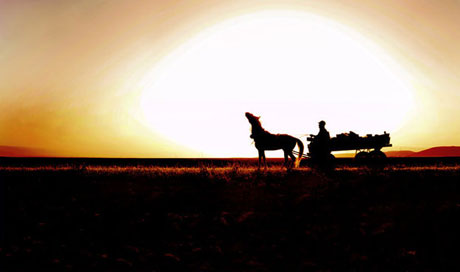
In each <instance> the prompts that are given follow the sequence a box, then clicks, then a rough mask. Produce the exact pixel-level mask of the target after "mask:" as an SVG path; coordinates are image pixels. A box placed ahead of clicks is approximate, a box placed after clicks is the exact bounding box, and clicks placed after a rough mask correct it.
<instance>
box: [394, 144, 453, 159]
mask: <svg viewBox="0 0 460 272" xmlns="http://www.w3.org/2000/svg"><path fill="white" fill-rule="evenodd" d="M385 154H386V155H387V157H460V146H437V147H432V148H429V149H425V150H422V151H419V152H414V151H410V150H401V151H388V152H385Z"/></svg>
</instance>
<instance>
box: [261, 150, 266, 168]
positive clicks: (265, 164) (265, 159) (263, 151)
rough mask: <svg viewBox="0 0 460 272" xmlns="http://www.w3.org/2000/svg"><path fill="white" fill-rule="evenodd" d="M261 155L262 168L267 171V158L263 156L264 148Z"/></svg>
mask: <svg viewBox="0 0 460 272" xmlns="http://www.w3.org/2000/svg"><path fill="white" fill-rule="evenodd" d="M262 157H263V158H264V170H265V171H267V158H265V151H264V150H262Z"/></svg>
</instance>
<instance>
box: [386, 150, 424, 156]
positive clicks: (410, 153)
mask: <svg viewBox="0 0 460 272" xmlns="http://www.w3.org/2000/svg"><path fill="white" fill-rule="evenodd" d="M384 153H385V154H386V155H387V157H412V156H413V155H414V154H416V153H417V152H414V151H410V150H398V151H384Z"/></svg>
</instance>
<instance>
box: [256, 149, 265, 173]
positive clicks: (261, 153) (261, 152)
mask: <svg viewBox="0 0 460 272" xmlns="http://www.w3.org/2000/svg"><path fill="white" fill-rule="evenodd" d="M258 150H259V164H258V167H257V170H260V162H261V160H262V157H263V155H264V151H263V150H260V149H258Z"/></svg>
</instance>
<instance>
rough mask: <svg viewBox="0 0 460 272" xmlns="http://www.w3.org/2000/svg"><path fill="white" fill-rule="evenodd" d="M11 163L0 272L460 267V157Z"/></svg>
mask: <svg viewBox="0 0 460 272" xmlns="http://www.w3.org/2000/svg"><path fill="white" fill-rule="evenodd" d="M270 162H271V167H270V168H269V170H268V171H266V172H264V171H260V172H259V171H257V170H256V167H255V164H254V163H255V160H250V159H241V160H238V159H233V160H205V159H203V160H135V159H132V160H128V159H125V160H123V159H118V160H110V159H21V158H18V159H14V158H3V159H2V158H0V190H1V191H0V194H1V195H0V199H2V200H4V201H3V202H2V204H1V205H3V206H4V207H3V209H2V208H0V211H2V212H3V215H2V216H3V218H4V220H2V222H4V223H3V226H2V228H3V229H4V231H3V234H4V235H3V240H2V243H1V245H0V270H1V271H17V270H27V271H37V270H43V269H56V270H78V271H88V270H90V271H113V270H128V271H317V270H318V271H328V270H329V271H388V270H391V271H407V270H409V271H421V270H423V271H426V270H433V271H440V270H441V271H442V270H444V271H455V270H457V271H458V270H459V269H460V261H459V260H460V259H459V256H460V254H459V253H460V251H459V242H460V239H459V229H460V223H459V222H460V220H458V219H459V218H460V188H459V183H460V159H459V158H449V159H447V158H446V159H417V158H414V159H389V160H388V161H387V163H386V164H385V165H381V164H380V165H375V164H374V165H358V164H355V163H354V162H353V161H352V160H346V159H344V160H337V164H336V165H335V167H332V168H328V169H318V168H315V167H313V166H310V165H308V162H305V163H304V164H303V165H302V167H301V168H298V169H295V170H293V171H289V172H288V171H286V170H284V169H282V168H281V167H280V164H279V163H280V161H279V160H272V161H270Z"/></svg>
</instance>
